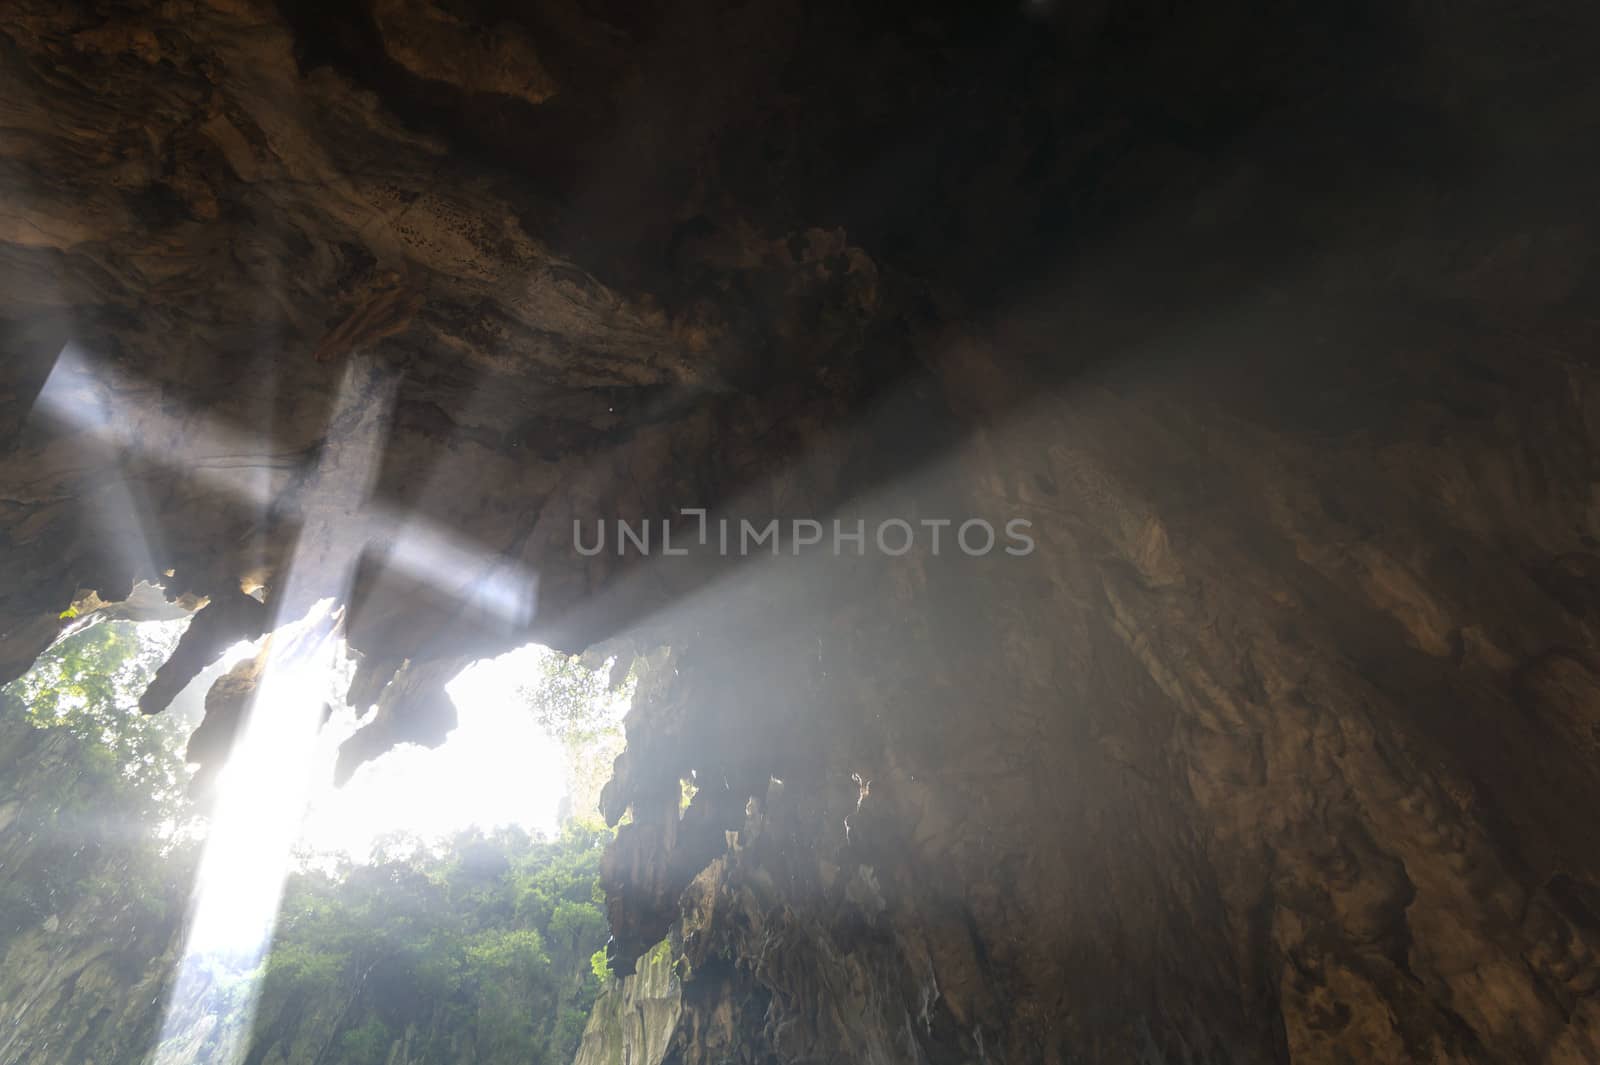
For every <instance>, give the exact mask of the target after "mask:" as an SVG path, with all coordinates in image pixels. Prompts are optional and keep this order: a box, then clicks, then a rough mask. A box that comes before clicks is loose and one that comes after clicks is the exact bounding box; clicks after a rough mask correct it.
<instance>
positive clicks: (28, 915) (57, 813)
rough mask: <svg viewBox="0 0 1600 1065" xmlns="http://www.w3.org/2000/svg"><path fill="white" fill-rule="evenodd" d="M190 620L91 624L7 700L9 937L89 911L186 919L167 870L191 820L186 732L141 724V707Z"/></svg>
mask: <svg viewBox="0 0 1600 1065" xmlns="http://www.w3.org/2000/svg"><path fill="white" fill-rule="evenodd" d="M184 624H185V623H184V622H181V621H179V622H172V623H147V624H144V625H134V624H133V623H131V622H125V621H114V622H102V623H98V624H91V625H88V626H86V627H85V628H83V629H81V630H79V631H78V632H75V633H73V634H72V635H70V636H68V637H67V638H65V639H63V640H61V641H59V642H57V643H56V644H55V645H54V646H52V647H51V648H49V649H48V650H47V651H45V652H44V654H42V655H41V656H40V657H39V660H38V661H37V662H36V663H35V665H34V667H33V668H32V669H31V670H30V671H29V672H28V673H27V674H25V675H24V676H22V677H20V678H18V679H17V680H16V681H14V682H12V683H11V684H9V685H7V686H6V688H5V689H4V692H3V694H0V724H3V729H4V732H3V735H4V737H5V743H4V744H3V746H4V747H5V761H6V768H5V769H3V770H0V772H4V773H7V774H8V775H10V777H11V778H12V779H13V780H14V781H16V782H17V785H18V786H17V787H16V794H17V796H18V798H19V800H20V806H19V807H18V808H17V809H16V812H15V817H14V819H13V820H12V822H11V824H10V826H9V827H8V829H7V836H8V840H7V844H8V845H7V848H6V852H5V854H4V856H0V935H4V934H9V933H11V932H14V931H16V930H18V929H20V928H23V927H26V926H28V925H32V924H36V923H38V922H40V921H43V920H46V919H47V918H49V917H50V916H51V915H54V914H60V913H63V912H66V911H67V910H69V909H70V908H72V907H73V906H75V905H77V904H78V903H80V902H91V903H95V904H96V905H97V906H99V907H101V908H103V909H105V910H107V911H115V913H116V914H117V918H118V919H119V920H126V921H128V922H129V925H130V927H131V926H136V925H138V924H139V923H140V922H144V923H145V924H146V925H147V926H148V925H149V924H150V923H152V922H156V921H162V920H166V919H169V918H172V917H174V916H176V914H178V913H180V912H181V909H182V906H183V902H184V895H185V892H186V888H185V887H183V886H182V885H181V884H178V883H175V882H174V878H173V877H172V876H171V875H170V869H169V866H171V865H172V864H173V862H174V861H177V855H175V854H174V853H173V852H174V849H175V848H177V847H178V846H180V844H181V843H182V836H181V835H180V834H179V833H178V832H177V829H178V828H179V827H181V826H182V825H184V824H185V823H186V822H187V821H188V820H189V818H190V817H191V811H190V807H189V803H188V799H187V796H186V794H185V789H186V785H187V783H188V777H189V773H188V769H187V767H186V766H185V765H184V761H183V753H182V752H183V747H184V742H185V740H186V739H187V733H188V728H189V724H190V723H189V722H185V721H182V720H179V719H177V718H176V717H175V716H174V715H170V714H160V715H155V716H146V715H144V714H142V713H140V712H139V707H138V699H139V695H140V693H142V692H143V690H144V687H145V685H146V684H147V683H148V682H149V680H150V678H151V677H152V676H153V675H154V673H155V670H156V668H157V667H158V665H159V664H160V662H161V661H162V660H163V659H164V658H165V657H166V656H167V655H168V654H169V653H170V652H171V649H172V647H173V646H174V645H175V644H176V642H177V639H178V637H179V635H180V634H181V632H182V630H183V627H184ZM177 864H178V865H180V866H181V865H182V864H183V863H182V862H181V861H177ZM78 928H79V930H80V931H81V932H82V933H83V934H89V933H88V929H87V927H86V926H84V925H81V924H80V925H79V926H78Z"/></svg>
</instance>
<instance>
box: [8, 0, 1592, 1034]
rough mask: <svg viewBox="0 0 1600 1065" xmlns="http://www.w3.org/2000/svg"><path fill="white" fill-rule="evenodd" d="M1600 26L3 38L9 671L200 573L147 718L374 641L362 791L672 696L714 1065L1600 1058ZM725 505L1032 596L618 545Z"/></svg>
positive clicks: (690, 954) (1230, 25)
mask: <svg viewBox="0 0 1600 1065" xmlns="http://www.w3.org/2000/svg"><path fill="white" fill-rule="evenodd" d="M1597 31H1600V10H1597V9H1595V8H1593V6H1592V5H1586V4H1581V3H1561V2H1549V3H1535V4H1527V5H1510V4H1505V5H1495V4H1477V5H1460V6H1459V10H1456V9H1448V8H1445V7H1442V6H1440V5H1432V4H1424V3H1395V4H1376V3H1374V4H1366V3H1358V4H1353V5H1313V4H1303V3H1291V4H1282V5H1252V4H1244V3H1223V4H1217V5H1206V6H1204V7H1201V6H1199V5H1170V4H1164V3H1143V2H1134V3H1127V4H1110V3H1096V2H1090V3H1084V4H1068V3H1060V4H1049V3H1039V4H1033V3H1029V4H1024V5H1021V6H1020V7H1017V6H1006V5H1000V6H985V5H970V6H965V7H963V6H941V5H912V4H888V5H865V4H850V3H833V2H823V3H818V4H800V3H779V2H770V3H768V2H749V3H731V2H730V3H710V2H704V0H694V2H691V0H682V2H675V3H666V4H660V5H633V4H621V3H608V2H580V0H570V2H569V0H562V2H556V3H550V4H539V5H517V4H511V3H505V2H500V0H369V2H364V3H358V4H349V5H329V4H319V3H314V2H309V0H284V2H280V3H276V4H273V3H265V2H257V0H206V2H195V3H175V2H166V3H127V4H106V3H90V2H70V3H55V2H51V3H36V2H30V0H19V2H13V3H8V4H6V5H4V9H3V14H0V188H3V195H0V337H3V341H4V350H3V355H0V357H3V360H4V363H3V369H0V434H3V438H4V440H5V450H4V454H3V456H0V485H3V488H4V492H3V498H0V542H3V543H4V545H5V554H6V564H5V567H4V571H3V573H0V673H4V676H5V679H10V678H13V677H15V676H18V675H20V674H21V673H22V672H23V671H24V670H26V669H27V668H28V665H29V663H31V662H32V661H33V659H34V658H35V657H36V656H37V654H38V653H39V652H40V651H41V650H42V649H43V648H44V647H46V646H48V645H49V643H50V642H51V641H52V640H53V639H55V637H56V636H57V635H58V634H59V632H60V631H62V629H63V628H64V627H65V626H66V625H67V624H68V621H69V619H68V618H66V617H64V616H63V615H64V612H66V611H68V608H70V607H71V606H72V604H73V603H74V602H83V601H84V599H83V597H84V596H86V595H88V594H89V593H91V592H92V593H95V594H96V595H98V597H99V600H98V601H104V602H116V601H119V600H122V599H124V598H126V597H127V596H128V594H129V592H130V590H131V589H132V588H133V586H134V585H135V583H136V582H137V581H140V580H155V581H159V582H161V583H162V584H163V586H164V587H165V589H166V592H167V594H168V595H169V596H170V597H172V598H174V599H177V600H181V601H182V602H184V603H186V604H190V605H192V604H194V603H196V602H201V601H204V602H205V603H206V604H207V605H205V607H204V609H202V610H200V611H199V612H198V613H197V614H196V615H195V620H194V622H193V623H192V624H191V626H190V628H189V630H188V631H187V633H186V635H185V637H184V641H183V643H182V644H181V645H180V647H179V650H178V651H177V652H176V653H175V654H174V656H173V658H172V660H171V661H170V662H169V663H168V665H167V666H166V667H164V669H163V671H162V674H161V675H159V676H158V678H157V681H156V683H155V685H153V687H152V689H151V692H150V693H148V694H147V696H146V709H147V710H149V711H151V712H159V711H160V710H162V709H163V708H164V706H165V705H166V703H167V702H168V701H170V699H171V697H172V696H173V695H175V694H176V692H177V691H178V689H179V688H181V687H182V686H183V685H184V683H186V682H187V680H188V679H189V678H190V677H191V676H193V675H195V674H196V673H198V672H199V671H200V670H201V669H202V668H203V667H204V666H205V665H207V664H209V662H210V661H212V660H214V658H215V657H216V655H217V654H219V653H220V651H221V650H222V649H223V648H225V647H227V646H228V645H230V644H232V643H233V642H235V641H236V640H238V639H240V638H242V637H252V638H253V637H254V636H257V635H260V634H261V633H262V632H264V631H267V630H268V629H270V628H271V627H272V626H273V625H274V624H275V621H274V619H278V620H281V619H283V618H286V617H295V616H299V614H300V613H303V612H304V610H305V609H306V608H307V607H308V606H309V605H310V603H312V602H314V601H316V600H318V599H321V598H325V597H332V598H334V599H335V600H337V601H338V602H339V603H341V604H343V605H344V606H345V608H346V615H345V618H344V624H345V628H346V633H347V637H348V640H349V643H350V645H351V647H352V648H353V649H354V650H355V651H356V652H357V653H359V655H360V656H361V659H360V668H359V670H358V672H357V676H356V681H355V686H354V687H353V689H352V692H351V696H350V698H351V701H352V702H353V703H356V704H359V705H362V706H365V705H370V704H371V703H373V702H379V704H380V708H381V709H380V713H379V714H378V715H377V717H376V719H375V720H374V722H373V723H372V724H371V725H369V726H368V728H367V730H366V731H364V732H363V733H361V734H358V735H357V736H356V737H355V738H354V739H353V740H352V741H350V743H351V745H350V746H349V747H348V748H347V751H346V758H345V769H346V771H348V770H349V769H350V768H353V766H354V765H355V764H356V763H358V762H359V761H361V760H362V759H365V758H369V757H372V756H374V755H376V754H378V753H380V752H382V751H383V750H385V749H387V748H388V747H389V746H391V745H392V744H394V743H397V742H400V741H403V740H416V741H420V742H426V743H437V742H438V741H439V740H440V739H442V737H443V735H444V734H445V733H446V732H447V731H448V729H449V728H450V726H451V724H452V722H453V714H454V711H453V709H452V708H451V706H450V703H449V701H448V699H447V698H445V696H444V694H443V688H442V685H443V683H444V681H445V680H447V679H449V677H450V676H452V675H454V674H455V673H456V672H458V671H459V670H460V669H461V668H462V666H463V665H464V664H465V663H467V662H469V661H471V660H472V659H475V658H480V657H485V656H487V655H490V654H494V653H497V652H498V651H500V650H504V649H508V648H510V647H513V646H517V645H520V644H524V643H528V642H531V641H535V640H537V641H540V642H544V643H547V644H550V645H552V646H557V647H561V648H564V649H567V650H571V651H575V652H576V651H581V650H584V649H585V648H589V647H593V646H599V647H602V648H614V649H615V648H625V649H630V650H629V653H631V649H637V650H639V651H641V652H643V651H646V650H650V649H654V648H657V647H662V646H667V647H670V648H671V649H672V652H671V654H672V657H671V662H672V663H673V665H672V669H671V670H670V671H667V672H666V673H664V674H663V675H662V676H660V677H658V678H657V679H656V680H655V681H654V682H652V683H651V684H650V685H647V686H645V690H643V691H642V693H641V696H640V699H639V700H638V702H637V703H636V705H635V709H634V711H633V713H632V715H631V716H630V718H629V723H628V739H629V744H628V750H627V752H626V753H625V754H624V755H623V756H622V758H621V759H620V760H619V762H618V765H617V769H616V774H615V776H614V778H613V780H612V783H611V785H610V786H609V787H608V789H607V793H606V797H605V799H604V805H605V812H606V814H607V817H608V819H610V820H611V821H613V822H614V823H615V822H617V821H619V820H621V819H622V818H623V816H624V814H625V813H626V812H628V811H631V823H629V824H627V825H626V826H625V827H624V828H623V829H622V830H621V831H620V833H619V835H618V838H617V841H616V843H614V844H613V846H612V849H611V852H610V854H609V856H608V859H607V869H606V874H605V878H606V888H607V893H608V907H609V916H610V920H611V924H612V932H613V935H614V937H615V938H614V941H613V956H614V958H615V960H616V962H617V964H618V965H619V967H620V968H621V969H622V970H623V971H625V970H626V969H627V968H628V967H630V966H631V965H632V962H633V959H634V958H635V957H637V956H638V955H639V954H641V953H643V952H644V950H646V949H647V948H648V947H650V946H651V945H652V944H654V943H656V942H658V941H659V940H660V939H661V938H662V937H663V936H670V937H672V938H673V942H674V944H675V951H676V953H677V955H678V956H680V957H681V964H680V967H679V970H678V971H679V975H680V977H681V978H682V979H683V981H684V984H683V987H684V1000H683V1001H684V1007H683V1016H682V1019H681V1020H680V1021H679V1022H678V1028H677V1029H676V1030H675V1034H674V1035H673V1036H672V1041H671V1045H672V1047H673V1050H672V1053H673V1054H676V1055H677V1060H682V1061H706V1062H710V1061H717V1060H738V1061H750V1062H755V1061H763V1062H764V1061H801V1060H808V1061H815V1060H844V1059H859V1060H874V1061H879V1060H881V1061H888V1060H913V1061H936V1062H946V1061H948V1062H952V1063H953V1062H957V1061H1001V1060H1004V1061H1011V1062H1016V1061H1032V1060H1040V1061H1063V1062H1064V1061H1096V1062H1099V1061H1104V1062H1120V1061H1133V1060H1140V1061H1151V1062H1154V1061H1172V1062H1176V1061H1186V1062H1194V1061H1206V1062H1223V1061H1291V1060H1292V1061H1328V1062H1334V1061H1395V1062H1399V1061H1412V1060H1419V1061H1420V1060H1427V1061H1461V1062H1466V1061H1472V1062H1478V1061H1484V1062H1491V1061H1492V1062H1527V1061H1538V1062H1571V1063H1579V1062H1585V1061H1594V1060H1600V835H1597V825H1600V822H1597V821H1596V820H1595V818H1594V816H1593V814H1592V811H1593V810H1595V809H1600V770H1597V768H1596V767H1597V765H1600V760H1597V755H1600V653H1597V650H1600V649H1597V640H1600V542H1597V540H1596V537H1597V536H1600V447H1597V444H1600V372H1597V364H1596V361H1595V350H1596V349H1595V345H1596V341H1597V340H1600V317H1597V316H1596V310H1595V309H1596V307H1597V306H1600V303H1597V302H1596V295H1597V284H1596V283H1597V280H1600V278H1597V273H1596V260H1595V257H1594V251H1593V249H1594V247H1595V238H1596V235H1597V233H1600V229H1597V222H1600V218H1597V213H1600V201H1597V200H1596V199H1595V197H1594V195H1593V191H1592V190H1593V189H1594V188H1596V187H1600V138H1597V133H1600V78H1597V77H1596V75H1595V73H1594V64H1593V56H1592V51H1593V47H1592V46H1593V43H1594V42H1595V41H1596V40H1600V33H1597ZM697 508H706V509H707V511H708V512H709V513H710V514H711V515H712V516H713V517H714V518H715V517H717V516H731V517H733V518H734V519H736V520H737V519H741V518H746V517H748V518H750V519H752V520H758V521H761V522H765V521H767V520H769V519H772V518H778V519H780V520H783V521H791V520H794V519H816V520H830V521H831V520H832V519H833V518H834V517H836V516H842V517H844V518H845V519H847V520H849V521H852V522H853V521H854V520H856V519H861V520H864V521H866V522H868V525H869V528H871V527H873V526H875V525H876V524H877V523H880V522H882V521H884V520H888V519H903V520H907V521H911V522H918V521H921V520H922V519H927V518H935V519H938V518H954V519H958V520H959V519H961V518H964V517H981V518H984V519H986V520H989V521H991V522H993V523H994V524H995V525H997V526H999V525H1003V524H1004V523H1005V522H1006V521H1007V520H1010V519H1013V518H1022V519H1026V520H1027V521H1028V522H1030V523H1031V529H1032V531H1033V535H1034V537H1035V540H1036V550H1034V551H1032V552H1031V553H1029V554H1028V555H1027V556H1026V557H1015V556H1010V555H1006V554H1004V553H1002V552H996V553H991V554H988V555H985V556H983V557H971V556H969V555H967V554H966V553H964V552H959V551H950V550H948V549H947V550H946V551H944V552H943V553H941V554H936V553H933V552H931V551H930V550H928V547H927V542H926V541H923V540H919V542H918V544H917V547H916V549H915V550H913V551H912V552H910V553H909V554H906V555H885V554H884V553H882V552H866V553H865V554H864V555H861V556H858V555H854V554H850V553H848V552H846V553H845V554H844V555H842V556H838V555H834V554H832V553H828V552H814V553H812V554H809V555H806V556H803V557H802V556H794V555H791V554H789V553H788V552H787V551H785V553H784V556H783V557H779V558H776V559H774V558H771V557H770V556H762V557H723V556H722V555H720V554H719V553H718V552H715V551H710V550H703V551H696V552H691V553H690V554H689V555H688V556H686V557H681V558H679V557H665V556H663V554H662V553H660V552H657V553H655V554H654V555H647V554H644V553H639V552H635V553H631V554H628V553H624V554H620V555H619V554H617V553H616V552H614V551H605V552H602V553H600V554H598V555H586V554H584V553H582V552H580V551H578V550H576V549H575V544H574V537H573V532H574V523H579V524H581V525H583V524H586V525H587V526H588V527H593V526H594V524H595V523H597V522H607V523H609V522H614V521H616V520H619V519H620V520H625V521H631V522H640V521H646V520H648V521H651V522H654V523H659V522H661V521H662V520H669V521H673V522H675V523H676V524H675V526H674V528H675V529H676V530H679V531H682V530H683V529H685V528H686V527H687V526H686V525H685V522H686V521H687V520H688V519H686V518H685V516H684V515H683V513H682V512H683V511H684V510H693V509H697ZM869 535H870V533H869ZM947 547H948V544H947ZM380 698H381V701H380ZM691 772H696V773H698V774H699V776H700V779H701V780H702V781H707V780H714V781H718V782H719V783H720V786H717V787H710V786H705V785H702V787H701V790H700V792H699V793H698V794H697V796H696V799H695V802H694V803H693V804H692V805H691V806H690V807H689V809H688V810H687V811H682V812H680V810H679V802H680V796H681V791H680V784H679V781H680V779H681V778H683V777H685V776H687V775H688V774H689V773H691ZM779 781H781V782H782V783H781V784H779V783H778V782H779ZM840 1003H846V1004H847V1008H846V1007H841V1006H840V1005H839V1004H840ZM830 1004H832V1005H831V1006H830Z"/></svg>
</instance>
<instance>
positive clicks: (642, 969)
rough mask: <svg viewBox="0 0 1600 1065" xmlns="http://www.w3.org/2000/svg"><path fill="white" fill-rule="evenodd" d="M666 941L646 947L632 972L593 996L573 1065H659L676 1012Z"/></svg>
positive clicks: (676, 994) (671, 960)
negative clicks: (621, 1063) (648, 948)
mask: <svg viewBox="0 0 1600 1065" xmlns="http://www.w3.org/2000/svg"><path fill="white" fill-rule="evenodd" d="M673 963H674V954H673V950H672V943H671V942H670V941H668V940H663V941H662V942H660V943H658V944H656V945H655V946H654V947H652V948H650V950H648V951H646V952H645V954H644V956H643V957H641V958H640V959H639V961H638V965H637V968H636V970H635V972H634V973H633V974H632V975H630V976H624V977H622V978H621V979H619V980H616V982H615V983H614V984H613V985H612V986H611V987H609V988H607V989H606V990H605V991H603V992H601V994H600V997H599V998H598V999H597V1000H595V1004H594V1008H593V1009H592V1010H591V1011H590V1013H589V1025H588V1027H587V1028H585V1029H584V1031H583V1042H582V1044H580V1045H579V1047H578V1056H577V1057H576V1058H574V1059H573V1065H613V1063H616V1062H629V1063H632V1065H660V1062H661V1061H662V1060H663V1059H664V1058H665V1056H666V1054H667V1051H668V1049H669V1047H670V1046H671V1040H672V1037H673V1035H674V1034H675V1033H676V1032H677V1030H678V1019H679V1017H680V1016H681V1014H682V1006H681V1002H680V995H681V991H680V988H679V985H678V978H677V976H676V975H675V974H674V972H673Z"/></svg>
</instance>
